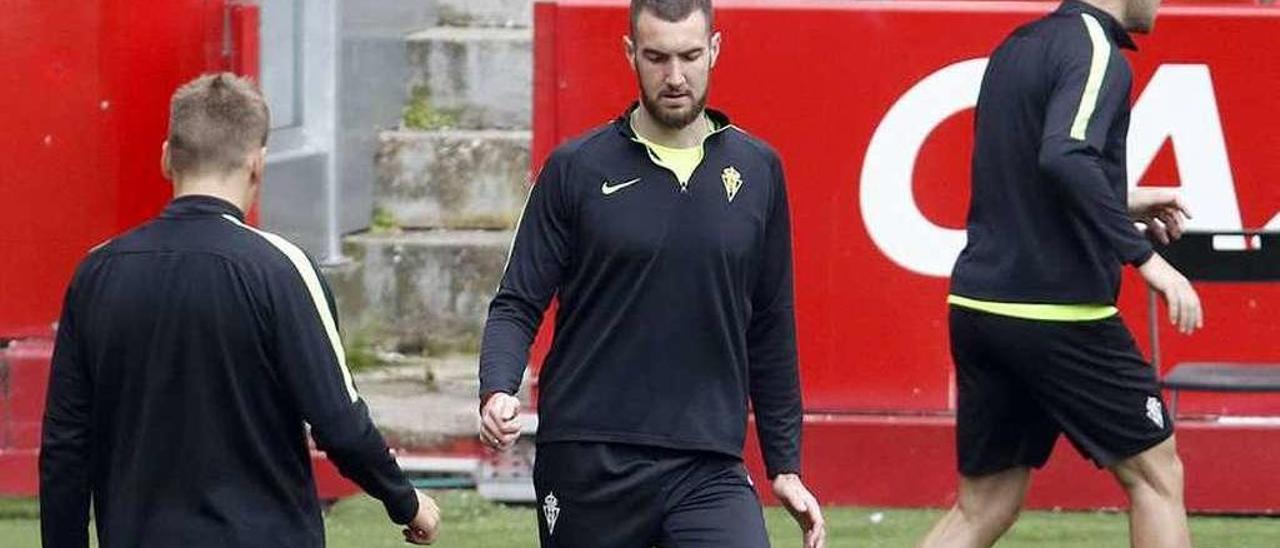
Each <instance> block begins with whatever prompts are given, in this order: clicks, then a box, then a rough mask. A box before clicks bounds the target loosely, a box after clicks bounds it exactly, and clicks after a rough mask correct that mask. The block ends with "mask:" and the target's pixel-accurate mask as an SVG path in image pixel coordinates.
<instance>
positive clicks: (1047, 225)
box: [922, 0, 1202, 548]
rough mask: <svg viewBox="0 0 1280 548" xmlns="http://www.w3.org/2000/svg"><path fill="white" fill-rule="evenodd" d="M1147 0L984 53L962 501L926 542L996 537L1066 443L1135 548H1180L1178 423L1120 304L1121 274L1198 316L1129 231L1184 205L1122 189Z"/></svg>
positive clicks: (956, 283) (961, 308) (961, 372)
mask: <svg viewBox="0 0 1280 548" xmlns="http://www.w3.org/2000/svg"><path fill="white" fill-rule="evenodd" d="M1158 4H1159V0H1085V1H1080V0H1066V1H1065V2H1063V3H1062V5H1061V6H1060V7H1059V8H1058V9H1057V11H1055V12H1053V13H1051V14H1049V15H1048V16H1046V17H1044V18H1041V19H1039V20H1037V21H1035V22H1032V23H1030V24H1027V25H1024V26H1022V27H1021V28H1018V29H1017V30H1015V31H1014V32H1013V33H1012V34H1011V35H1010V36H1009V37H1008V38H1006V39H1005V41H1004V42H1003V43H1001V44H1000V46H999V47H998V48H997V49H996V51H995V53H993V54H992V56H991V59H990V61H989V64H988V66H987V73H986V76H985V77H984V78H983V81H982V90H981V92H980V94H979V97H978V106H977V115H976V119H975V127H976V132H975V135H976V137H975V144H974V151H973V193H972V196H973V197H972V203H971V204H970V209H969V220H968V244H967V245H966V247H965V249H964V251H963V252H962V253H961V254H960V257H959V259H958V260H957V261H956V265H955V271H954V272H953V274H952V278H951V279H952V284H951V296H950V297H949V299H948V302H950V303H951V311H950V331H951V351H952V357H953V358H954V361H955V366H956V384H957V388H958V390H957V395H958V397H957V400H958V411H957V418H956V422H957V425H956V448H957V451H956V452H957V457H958V460H959V463H958V464H959V471H960V474H961V478H960V493H959V496H958V497H957V500H956V504H955V506H954V507H953V508H952V509H951V511H950V512H949V513H948V514H947V515H946V516H945V517H943V518H942V520H941V521H939V522H938V524H937V525H936V526H935V527H934V529H933V530H932V531H931V532H930V533H929V534H928V536H927V537H926V538H925V539H924V541H923V543H922V545H923V546H926V547H930V548H934V547H981V546H990V545H992V544H993V543H995V541H996V540H997V539H999V538H1000V536H1001V535H1003V534H1004V532H1005V531H1006V530H1007V529H1008V528H1009V527H1010V526H1011V525H1012V524H1013V522H1014V521H1015V520H1016V519H1017V516H1018V513H1019V511H1020V509H1021V506H1022V500H1023V497H1024V495H1025V494H1026V491H1027V487H1028V485H1029V484H1030V477H1031V476H1030V471H1031V469H1032V468H1039V467H1041V466H1043V465H1044V464H1045V462H1046V461H1047V460H1048V458H1049V454H1050V452H1051V451H1052V450H1053V446H1054V443H1055V442H1056V440H1057V438H1058V436H1059V434H1061V433H1065V434H1066V436H1067V438H1068V439H1070V440H1071V442H1072V443H1073V444H1074V445H1075V446H1076V448H1077V449H1079V450H1080V451H1081V452H1082V453H1084V454H1085V455H1086V456H1088V457H1089V458H1090V459H1092V460H1093V461H1094V462H1095V463H1096V464H1097V465H1098V466H1099V467H1106V468H1108V469H1109V470H1110V471H1111V473H1112V474H1113V475H1114V476H1115V478H1116V480H1117V481H1118V482H1119V483H1120V485H1121V487H1123V488H1124V490H1125V493H1126V494H1127V495H1128V497H1129V501H1130V504H1131V508H1130V512H1129V522H1130V539H1131V542H1132V544H1133V545H1134V546H1137V547H1179V546H1189V545H1190V536H1189V534H1188V532H1187V521H1186V511H1185V509H1184V507H1183V501H1182V486H1183V477H1182V464H1181V462H1179V460H1178V455H1177V451H1176V450H1175V446H1174V437H1173V422H1172V419H1173V417H1170V416H1169V414H1168V412H1167V411H1166V410H1165V407H1164V401H1163V399H1162V397H1161V394H1160V387H1159V384H1158V382H1157V379H1156V371H1155V370H1154V369H1153V368H1151V367H1150V366H1149V365H1148V364H1147V363H1145V361H1144V360H1143V358H1142V355H1141V354H1140V353H1139V351H1138V349H1137V346H1136V345H1135V344H1134V341H1133V337H1132V336H1131V335H1130V334H1129V331H1128V329H1126V328H1125V325H1124V323H1123V322H1122V321H1121V320H1120V317H1119V313H1118V312H1117V310H1116V307H1115V302H1116V297H1117V294H1118V293H1119V287H1120V271H1121V268H1122V266H1123V265H1124V264H1130V265H1133V266H1135V267H1137V269H1138V272H1139V273H1140V274H1141V275H1142V277H1143V279H1144V280H1145V281H1146V282H1147V283H1148V284H1149V285H1150V286H1151V287H1152V288H1154V289H1155V290H1156V291H1158V292H1159V293H1160V294H1161V295H1162V296H1163V297H1164V298H1165V299H1166V301H1167V302H1168V305H1169V314H1170V321H1171V322H1172V323H1174V324H1175V325H1176V326H1177V328H1178V329H1179V330H1180V331H1181V332H1183V333H1190V332H1192V331H1193V330H1195V329H1197V328H1199V327H1200V326H1201V324H1202V315H1201V310H1200V301H1199V298H1198V297H1197V296H1196V292H1195V290H1194V289H1192V287H1191V284H1190V283H1188V282H1187V279H1186V278H1185V277H1183V276H1182V275H1181V274H1179V273H1178V272H1177V271H1176V270H1174V269H1173V267H1171V266H1170V265H1169V264H1168V263H1167V262H1165V261H1164V259H1162V258H1161V257H1160V256H1159V255H1157V254H1155V253H1154V252H1153V251H1152V247H1151V244H1150V243H1149V242H1148V241H1147V239H1145V238H1143V236H1142V234H1141V233H1140V232H1139V231H1138V230H1137V229H1136V228H1135V227H1134V222H1135V221H1141V222H1144V223H1146V224H1147V227H1148V228H1147V230H1148V237H1150V238H1152V239H1155V240H1158V241H1162V242H1167V241H1169V239H1171V238H1177V237H1179V236H1180V235H1181V233H1182V227H1183V223H1184V217H1186V215H1187V210H1186V207H1185V205H1184V204H1183V203H1182V200H1181V198H1180V197H1179V196H1178V194H1177V193H1176V192H1173V191H1171V190H1168V189H1137V190H1134V191H1133V192H1128V186H1127V181H1128V179H1127V176H1126V163H1125V139H1126V136H1127V133H1128V129H1129V92H1130V86H1131V84H1132V73H1131V72H1130V69H1129V64H1128V62H1127V61H1126V60H1125V58H1124V56H1123V55H1121V53H1120V49H1119V48H1129V49H1133V48H1134V44H1133V41H1132V39H1131V38H1130V36H1129V32H1130V31H1133V32H1142V33H1145V32H1149V31H1150V30H1151V28H1152V27H1153V25H1154V24H1155V16H1156V8H1157V6H1158Z"/></svg>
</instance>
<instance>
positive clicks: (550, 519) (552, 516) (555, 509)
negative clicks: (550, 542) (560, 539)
mask: <svg viewBox="0 0 1280 548" xmlns="http://www.w3.org/2000/svg"><path fill="white" fill-rule="evenodd" d="M542 514H543V515H544V516H546V518H547V535H548V536H550V535H554V534H555V532H556V519H557V518H559V517H560V501H558V500H556V494H555V493H547V498H544V499H542Z"/></svg>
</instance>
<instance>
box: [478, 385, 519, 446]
mask: <svg viewBox="0 0 1280 548" xmlns="http://www.w3.org/2000/svg"><path fill="white" fill-rule="evenodd" d="M519 437H520V400H519V399H516V397H515V396H512V395H511V394H507V393H505V392H494V393H493V394H492V395H490V396H489V400H488V401H486V402H484V408H482V409H481V410H480V441H483V442H484V444H485V445H488V446H489V447H492V448H494V449H509V448H510V447H511V446H512V445H515V443H516V439H518V438H519Z"/></svg>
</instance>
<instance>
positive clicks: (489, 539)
mask: <svg viewBox="0 0 1280 548" xmlns="http://www.w3.org/2000/svg"><path fill="white" fill-rule="evenodd" d="M438 500H439V501H440V505H441V507H442V509H443V512H444V527H443V529H442V532H441V537H440V539H439V541H437V542H436V546H443V547H448V548H528V547H536V546H537V539H536V535H537V532H536V525H535V523H534V519H535V518H534V511H533V508H532V507H524V506H504V505H500V504H493V503H490V502H487V501H485V500H483V499H481V498H480V497H479V496H477V495H476V494H475V493H474V492H471V491H448V492H442V493H438ZM877 513H879V514H881V519H880V520H879V522H878V523H873V522H872V519H871V518H872V515H873V514H877ZM766 514H767V515H766V518H767V521H768V525H769V531H770V536H771V537H772V539H773V545H774V546H775V547H776V548H797V547H799V546H800V534H799V532H798V530H797V529H796V526H795V524H794V523H793V522H792V521H791V518H790V516H787V515H786V513H785V512H783V511H781V510H779V509H776V508H771V509H769V510H767V511H766ZM37 515H38V513H37V511H36V504H35V502H34V501H32V500H29V499H0V546H4V547H6V548H7V547H14V548H20V547H22V548H25V547H28V546H30V547H35V546H39V544H40V543H39V538H40V536H39V522H38V520H37ZM826 515H827V520H828V546H831V547H832V548H840V547H853V546H857V547H886V548H888V547H903V546H914V544H915V542H916V541H917V540H918V539H919V537H920V536H921V535H922V534H924V532H925V531H926V530H928V529H929V527H930V526H931V525H932V524H933V522H934V520H936V519H937V518H938V516H939V515H940V512H939V511H937V510H875V509H868V508H828V509H827V512H826ZM325 523H326V527H327V529H328V539H329V541H328V545H329V546H330V547H331V548H383V547H386V548H391V547H395V548H403V547H404V546H406V545H405V544H404V541H403V540H402V539H401V536H400V531H399V528H398V527H396V526H395V525H393V524H391V522H390V521H388V520H387V518H386V514H384V513H383V510H382V505H381V504H379V503H377V502H376V501H374V500H372V499H370V498H368V497H363V496H362V497H357V498H353V499H349V500H345V501H343V502H341V503H339V504H337V505H336V506H334V507H333V509H332V510H330V512H329V513H328V515H327V516H326V519H325ZM1127 530H1128V527H1127V524H1126V521H1125V516H1124V515H1123V514H1115V513H1090V512H1062V513H1057V512H1027V513H1026V514H1025V515H1023V517H1022V519H1021V520H1019V521H1018V524H1017V525H1016V526H1014V528H1013V530H1012V531H1010V533H1009V534H1008V535H1007V536H1006V537H1005V539H1004V540H1003V541H1002V542H1000V544H998V545H997V546H999V547H1000V548H1030V547H1036V548H1066V547H1087V548H1109V547H1115V548H1123V547H1126V546H1128V545H1129V542H1128V533H1127ZM1191 530H1192V535H1193V536H1194V537H1195V544H1196V546H1199V547H1202V548H1218V547H1232V548H1272V547H1274V546H1276V545H1277V539H1280V518H1231V517H1194V518H1192V520H1191Z"/></svg>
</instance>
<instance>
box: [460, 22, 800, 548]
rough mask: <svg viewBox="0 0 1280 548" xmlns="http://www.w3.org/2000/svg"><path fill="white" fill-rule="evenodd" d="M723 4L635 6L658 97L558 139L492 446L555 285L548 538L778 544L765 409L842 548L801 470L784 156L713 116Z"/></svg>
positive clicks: (781, 463)
mask: <svg viewBox="0 0 1280 548" xmlns="http://www.w3.org/2000/svg"><path fill="white" fill-rule="evenodd" d="M712 29H713V27H712V11H711V3H710V2H709V1H708V0H633V2H632V3H631V32H630V36H627V37H624V39H623V44H624V48H625V52H626V55H627V60H628V61H629V62H630V63H631V65H632V67H633V68H634V70H635V73H636V77H637V80H638V82H639V87H640V89H639V94H640V101H639V102H638V104H633V105H632V106H631V107H630V108H628V109H627V110H626V111H625V112H624V113H623V114H622V115H621V116H620V117H619V118H618V119H616V120H615V121H613V123H611V124H608V125H606V126H603V127H600V128H597V129H595V130H593V131H590V132H588V133H587V134H585V135H583V136H582V137H580V138H578V139H575V140H573V141H571V142H569V143H566V144H564V145H562V146H560V147H559V148H557V149H556V150H555V151H554V152H553V153H552V154H551V157H550V158H549V159H548V160H547V163H546V165H545V166H543V168H542V171H541V173H540V175H539V177H538V181H537V183H536V184H535V185H534V186H533V189H532V191H531V193H530V196H529V202H528V205H527V206H526V208H525V211H524V215H523V216H522V220H521V222H520V226H519V228H518V230H517V234H516V238H515V242H514V243H513V248H512V252H511V258H510V261H509V264H508V266H507V270H506V273H505V274H504V276H503V279H502V284H501V287H500V288H499V289H498V293H497V296H496V297H494V300H493V303H492V305H491V306H490V309H489V319H488V322H487V324H486V326H485V332H484V340H483V344H482V346H481V356H480V380H481V389H480V395H481V398H482V404H481V407H482V411H481V415H482V431H481V437H482V439H484V441H485V442H486V443H488V444H490V445H491V446H493V447H498V448H506V447H509V446H510V445H511V444H512V443H514V442H515V440H516V438H517V437H518V435H519V433H520V423H519V419H518V418H517V416H518V415H517V413H518V410H519V407H520V402H519V401H518V400H517V399H516V398H515V396H514V394H515V393H516V391H517V390H518V388H519V386H520V380H521V376H522V373H523V371H524V369H525V365H526V362H527V361H528V356H529V345H530V344H531V342H532V341H533V337H534V334H535V333H536V332H537V331H538V326H539V324H540V322H541V320H542V315H543V311H544V310H545V309H546V308H547V306H548V303H549V302H550V301H551V298H552V297H553V296H554V297H558V299H559V309H558V312H557V316H556V332H555V338H554V340H553V341H552V343H551V352H550V355H549V356H548V357H547V360H546V363H545V364H544V366H543V368H542V373H541V376H540V378H539V390H540V399H539V404H538V412H539V423H538V440H537V442H538V450H537V451H538V453H537V459H536V460H535V464H534V487H535V491H536V493H537V501H536V502H537V503H538V515H539V518H540V519H539V520H538V521H539V532H540V538H541V541H542V546H543V547H546V548H550V547H591V548H615V547H616V548H625V547H636V548H647V547H650V546H654V545H657V546H664V547H669V548H694V547H707V548H711V547H716V548H758V547H764V546H768V544H769V541H768V537H767V535H766V533H765V527H764V521H763V519H762V515H761V508H760V503H759V500H758V498H757V495H756V492H755V490H754V487H753V485H752V484H751V480H750V479H749V477H748V476H747V473H746V471H745V470H744V469H743V466H742V462H741V460H742V447H743V441H744V439H745V436H746V425H747V410H748V403H749V402H750V404H752V406H753V407H754V411H755V417H756V425H757V429H758V433H759V437H760V440H761V448H762V451H763V453H764V461H765V467H766V468H767V472H768V475H769V478H771V479H772V480H773V492H774V494H776V495H777V496H778V498H779V500H781V501H782V503H783V504H784V505H785V506H786V507H787V509H788V510H790V511H791V512H792V514H793V515H794V516H795V517H796V519H797V521H799V523H800V524H801V526H802V528H803V529H804V538H805V546H807V547H808V548H818V547H821V546H823V544H824V535H825V533H824V529H823V521H822V514H821V512H820V510H819V508H818V503H817V501H816V500H815V499H814V497H813V496H812V495H811V494H810V493H809V491H808V490H807V489H806V488H805V486H804V485H803V484H802V483H801V481H800V475H799V474H800V429H801V422H802V421H801V418H802V417H801V414H802V410H801V405H800V404H801V402H800V385H799V379H798V373H797V367H796V344H795V318H794V312H793V295H792V293H793V292H792V276H791V234H790V225H789V220H788V215H789V213H788V210H787V195H786V188H785V186H784V183H783V176H782V165H781V162H780V161H779V160H778V156H777V154H776V153H774V151H773V150H772V149H771V148H769V146H768V145H766V144H765V143H764V142H763V141H760V140H759V139H757V138H755V137H752V136H750V135H748V134H746V133H745V132H743V131H742V130H739V129H738V128H736V127H734V126H732V125H731V124H730V123H729V120H728V118H727V117H726V116H725V115H724V114H722V113H720V112H716V111H714V110H710V109H706V108H705V104H706V99H707V90H708V86H709V83H710V73H711V69H712V67H713V66H714V65H715V61H716V57H717V55H718V54H719V52H720V34H719V33H716V32H713V30H712Z"/></svg>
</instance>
